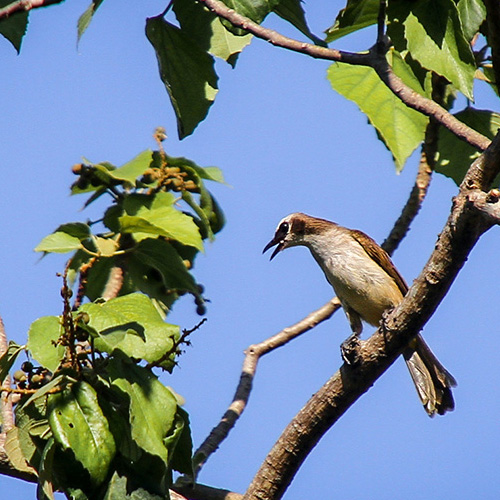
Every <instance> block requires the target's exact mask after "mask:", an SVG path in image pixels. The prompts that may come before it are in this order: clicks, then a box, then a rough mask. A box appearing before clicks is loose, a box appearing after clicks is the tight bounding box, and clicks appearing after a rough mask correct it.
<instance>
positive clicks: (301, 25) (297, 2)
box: [274, 0, 326, 47]
mask: <svg viewBox="0 0 500 500" xmlns="http://www.w3.org/2000/svg"><path fill="white" fill-rule="evenodd" d="M274 12H275V13H276V14H277V15H278V16H280V17H281V18H282V19H284V20H285V21H288V22H289V23H290V24H291V25H292V26H295V27H296V28H297V29H298V30H299V31H300V32H301V33H303V34H304V35H306V36H307V38H309V39H310V40H311V41H312V42H314V43H315V44H316V45H320V46H322V47H326V43H325V41H324V40H322V39H321V38H319V37H317V36H316V35H315V34H314V33H312V32H311V30H310V29H309V26H308V25H307V21H306V17H305V13H304V9H303V8H302V2H301V0H281V1H280V2H279V4H278V5H276V6H275V7H274Z"/></svg>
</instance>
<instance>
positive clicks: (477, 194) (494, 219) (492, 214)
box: [467, 189, 500, 225]
mask: <svg viewBox="0 0 500 500" xmlns="http://www.w3.org/2000/svg"><path fill="white" fill-rule="evenodd" d="M467 200H468V201H469V202H470V203H471V204H472V206H473V208H474V209H475V210H478V211H480V212H481V213H482V214H483V215H484V216H485V218H486V219H487V220H488V221H489V222H490V223H491V224H497V225H498V224H500V191H499V190H498V189H492V190H491V191H490V192H489V193H485V192H484V191H481V190H480V189H475V190H473V191H471V192H470V193H469V194H468V195H467Z"/></svg>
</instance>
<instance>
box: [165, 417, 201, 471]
mask: <svg viewBox="0 0 500 500" xmlns="http://www.w3.org/2000/svg"><path fill="white" fill-rule="evenodd" d="M165 444H166V445H167V447H168V448H169V449H171V450H172V451H171V455H172V460H171V463H170V465H171V467H172V469H173V470H176V471H177V472H180V473H181V474H186V475H188V476H191V477H193V474H194V471H193V460H192V456H193V440H192V438H191V429H190V427H189V416H188V414H187V412H186V411H184V410H183V409H182V408H177V414H176V418H175V426H174V432H173V433H171V434H170V435H169V436H168V437H167V439H166V441H165Z"/></svg>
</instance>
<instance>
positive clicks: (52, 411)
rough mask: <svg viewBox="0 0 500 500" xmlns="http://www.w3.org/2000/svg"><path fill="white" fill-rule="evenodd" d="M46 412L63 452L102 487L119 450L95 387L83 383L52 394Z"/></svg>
mask: <svg viewBox="0 0 500 500" xmlns="http://www.w3.org/2000/svg"><path fill="white" fill-rule="evenodd" d="M47 412H48V419H49V424H50V428H51V430H52V433H53V435H54V439H55V440H56V442H57V443H58V444H59V445H60V446H61V447H62V449H63V450H71V451H72V452H73V454H74V456H75V458H76V460H77V461H78V462H80V463H81V464H82V465H83V467H84V468H85V469H86V470H87V471H88V472H89V474H90V477H91V480H92V482H93V483H94V484H95V485H99V484H101V483H102V482H103V481H104V479H105V478H106V476H107V474H108V469H109V466H110V464H111V461H112V460H113V457H114V456H115V449H116V447H115V441H114V439H113V435H112V434H111V432H110V430H109V425H108V421H107V420H106V417H105V416H104V414H103V412H102V410H101V407H100V406H99V402H98V400H97V394H96V392H95V390H94V389H93V387H92V386H91V385H90V384H88V383H87V382H84V381H80V382H77V383H76V384H72V385H71V386H70V387H68V388H66V389H65V390H64V391H62V392H60V393H56V394H51V395H50V396H49V398H48V407H47Z"/></svg>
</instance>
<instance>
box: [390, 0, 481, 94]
mask: <svg viewBox="0 0 500 500" xmlns="http://www.w3.org/2000/svg"><path fill="white" fill-rule="evenodd" d="M388 15H389V17H390V19H391V20H392V21H393V22H392V23H391V24H390V25H389V31H388V34H389V36H391V29H393V28H394V29H395V26H396V25H397V24H398V23H400V24H401V25H403V26H404V37H405V39H406V41H407V46H408V50H409V51H410V53H411V56H412V57H413V58H414V59H416V60H417V61H418V62H419V63H420V64H421V65H422V66H423V67H424V68H427V69H429V70H432V71H434V72H435V73H437V74H439V75H442V76H444V77H445V78H446V79H447V80H449V81H450V82H451V83H452V84H453V86H454V87H455V88H457V89H458V90H460V92H462V93H463V94H464V95H465V96H466V97H467V98H469V99H473V95H472V85H473V80H474V72H475V69H476V66H475V61H474V55H473V53H472V50H471V47H470V44H469V43H468V41H467V40H466V38H465V36H464V33H463V31H462V25H461V22H460V17H459V14H458V10H457V7H456V4H455V2H454V1H453V0H421V1H419V2H390V3H389V8H388Z"/></svg>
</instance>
